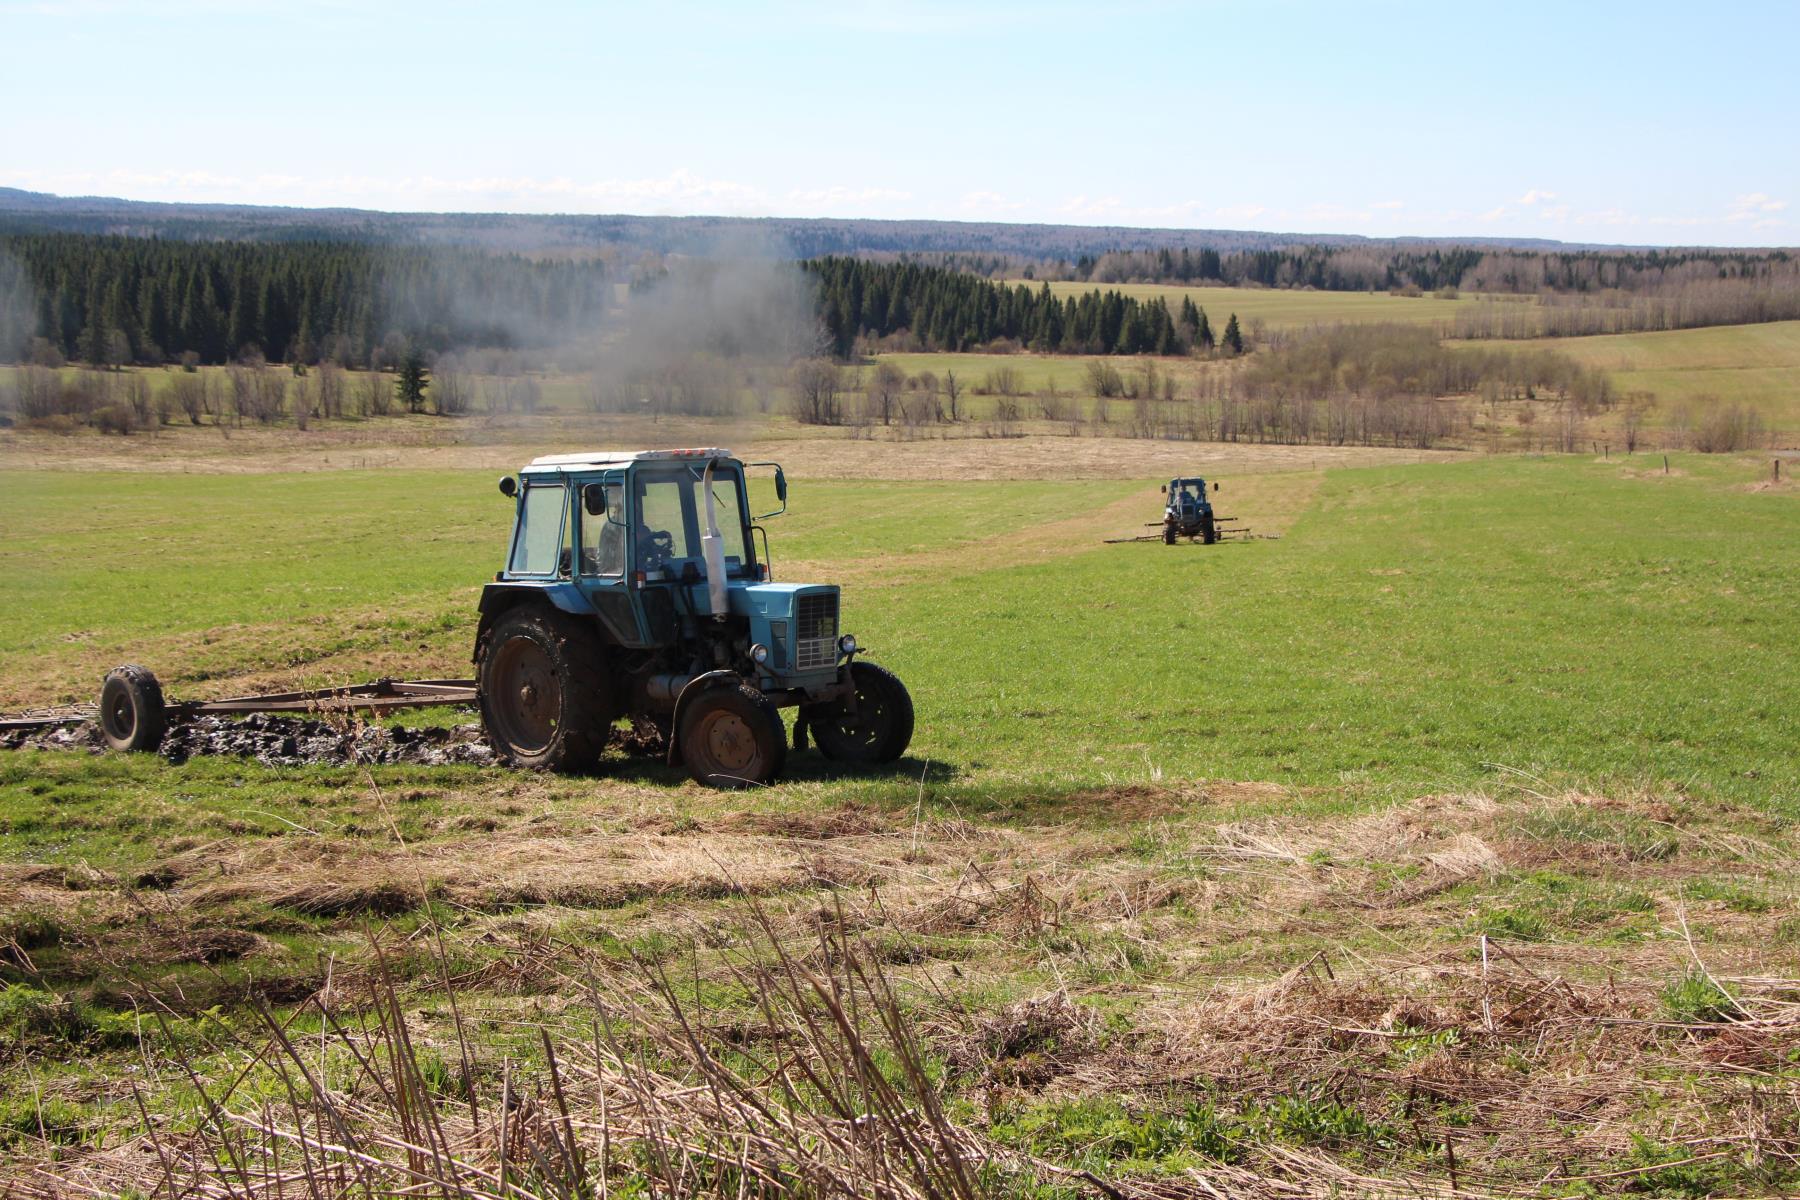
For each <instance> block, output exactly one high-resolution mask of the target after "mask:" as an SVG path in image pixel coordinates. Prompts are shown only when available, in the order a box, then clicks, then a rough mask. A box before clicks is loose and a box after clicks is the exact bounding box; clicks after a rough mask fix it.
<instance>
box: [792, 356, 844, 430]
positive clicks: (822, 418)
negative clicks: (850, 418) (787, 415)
mask: <svg viewBox="0 0 1800 1200" xmlns="http://www.w3.org/2000/svg"><path fill="white" fill-rule="evenodd" d="M842 386H843V372H842V371H841V370H840V369H839V368H838V365H837V364H836V363H834V362H832V361H831V360H830V359H825V358H803V359H801V360H800V361H799V362H797V363H795V364H794V366H793V368H792V370H790V371H789V372H788V389H789V391H790V392H791V394H792V397H793V406H794V419H795V420H796V421H799V422H800V423H801V424H802V425H839V424H842V423H843V420H844V414H843V408H842V405H841V404H840V402H839V400H838V393H839V391H840V390H841V388H842Z"/></svg>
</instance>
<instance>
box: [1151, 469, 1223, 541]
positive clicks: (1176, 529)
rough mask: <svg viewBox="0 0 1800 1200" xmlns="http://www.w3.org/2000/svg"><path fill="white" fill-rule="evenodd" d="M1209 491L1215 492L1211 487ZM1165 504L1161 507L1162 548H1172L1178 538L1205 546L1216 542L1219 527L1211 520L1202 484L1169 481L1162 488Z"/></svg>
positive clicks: (1189, 480) (1204, 484)
mask: <svg viewBox="0 0 1800 1200" xmlns="http://www.w3.org/2000/svg"><path fill="white" fill-rule="evenodd" d="M1212 486H1213V491H1215V492H1216V491H1218V490H1219V485H1218V484H1216V483H1215V484H1213V485H1212ZM1163 494H1164V495H1165V496H1167V497H1168V502H1167V503H1166V504H1165V505H1164V507H1163V523H1162V538H1163V544H1164V545H1165V546H1173V545H1174V544H1175V542H1176V539H1178V538H1188V539H1190V540H1192V539H1195V538H1198V539H1199V540H1200V541H1202V542H1204V543H1206V544H1207V545H1208V546H1210V545H1212V544H1213V543H1214V542H1216V541H1218V540H1219V524H1218V522H1217V521H1216V520H1214V518H1213V507H1212V502H1211V501H1210V500H1209V499H1207V495H1206V480H1204V479H1201V478H1200V477H1198V476H1195V477H1194V478H1192V479H1171V480H1169V482H1168V484H1167V486H1165V487H1164V488H1163Z"/></svg>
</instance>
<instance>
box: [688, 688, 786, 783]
mask: <svg viewBox="0 0 1800 1200" xmlns="http://www.w3.org/2000/svg"><path fill="white" fill-rule="evenodd" d="M676 746H677V748H679V749H680V751H681V761H682V762H683V763H684V764H686V766H687V769H688V774H690V775H692V776H693V777H694V778H695V779H696V780H698V781H699V782H701V783H704V784H706V785H707V786H708V787H717V788H743V787H754V786H756V785H758V784H764V783H771V782H773V781H774V780H775V779H776V778H777V777H778V776H779V775H780V774H781V768H782V767H783V766H784V765H786V763H787V731H786V730H785V729H784V728H783V727H782V724H781V710H779V709H777V708H776V707H775V705H774V703H773V702H772V701H770V699H769V698H768V697H767V696H765V695H763V694H762V693H761V692H759V691H757V690H756V689H755V688H751V687H715V688H708V689H707V690H706V691H704V692H701V693H700V694H699V695H698V696H695V697H694V698H693V699H692V700H690V701H688V703H687V707H685V708H684V709H682V712H681V730H680V732H679V733H678V735H677V736H676Z"/></svg>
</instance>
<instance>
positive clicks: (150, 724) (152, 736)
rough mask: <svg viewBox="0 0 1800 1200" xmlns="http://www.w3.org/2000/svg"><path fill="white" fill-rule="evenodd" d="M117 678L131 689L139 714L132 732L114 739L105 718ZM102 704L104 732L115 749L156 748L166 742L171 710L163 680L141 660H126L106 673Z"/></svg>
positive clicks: (134, 705) (134, 706)
mask: <svg viewBox="0 0 1800 1200" xmlns="http://www.w3.org/2000/svg"><path fill="white" fill-rule="evenodd" d="M115 681H117V682H118V684H119V686H121V687H123V688H125V689H126V690H127V692H129V693H130V695H131V698H132V709H133V711H134V712H135V713H136V715H137V721H136V722H135V724H134V726H133V728H132V731H131V735H130V736H129V738H126V739H123V740H117V739H114V738H113V736H112V735H111V734H110V733H107V731H106V725H105V722H104V715H105V709H106V698H107V693H108V691H110V690H111V689H112V687H113V684H114V682H115ZM100 707H101V713H102V718H103V719H102V723H101V733H102V735H103V736H105V738H106V741H107V744H108V745H110V746H111V747H112V748H113V749H115V750H142V751H154V750H155V749H156V748H157V747H159V746H161V745H162V740H163V737H164V735H165V734H167V733H168V731H169V713H168V708H167V706H166V703H165V701H164V699H163V690H162V684H161V683H160V682H159V681H158V680H157V678H156V676H155V674H153V673H152V672H151V671H150V669H149V668H148V667H141V666H139V665H138V664H137V663H126V664H125V665H124V666H119V667H114V668H113V669H112V670H110V671H108V672H107V673H106V677H105V678H104V679H103V680H101V683H100Z"/></svg>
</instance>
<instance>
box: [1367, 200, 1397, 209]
mask: <svg viewBox="0 0 1800 1200" xmlns="http://www.w3.org/2000/svg"><path fill="white" fill-rule="evenodd" d="M1369 207H1370V208H1385V209H1395V208H1405V207H1406V201H1404V200H1377V201H1376V202H1375V203H1373V204H1371V205H1369Z"/></svg>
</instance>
